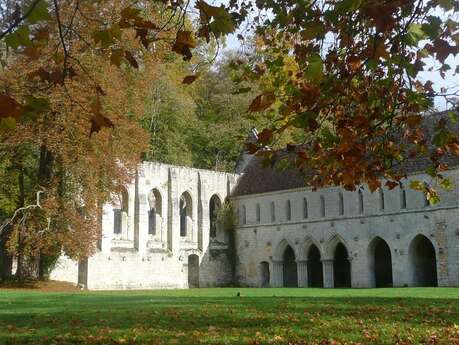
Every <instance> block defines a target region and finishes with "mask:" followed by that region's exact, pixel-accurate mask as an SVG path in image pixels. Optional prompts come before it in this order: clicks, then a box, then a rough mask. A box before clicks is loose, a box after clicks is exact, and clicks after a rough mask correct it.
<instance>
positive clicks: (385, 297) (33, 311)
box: [0, 288, 459, 345]
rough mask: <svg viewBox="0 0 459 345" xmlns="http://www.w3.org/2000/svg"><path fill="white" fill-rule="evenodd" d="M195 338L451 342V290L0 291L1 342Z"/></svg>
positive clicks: (457, 332) (454, 315) (454, 301)
mask: <svg viewBox="0 0 459 345" xmlns="http://www.w3.org/2000/svg"><path fill="white" fill-rule="evenodd" d="M238 292H240V295H241V296H240V297H238V296H237V293H238ZM456 325H458V326H456ZM198 343H201V344H288V343H292V344H335V345H337V344H358V343H360V344H459V289H453V288H403V289H372V290H363V289H362V290H350V289H345V290H341V289H335V290H324V289H238V288H231V289H195V290H171V291H139V292H132V291H130V292H61V293H57V292H40V291H26V290H0V344H56V345H57V344H59V345H61V344H198Z"/></svg>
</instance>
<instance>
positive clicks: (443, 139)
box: [432, 129, 450, 147]
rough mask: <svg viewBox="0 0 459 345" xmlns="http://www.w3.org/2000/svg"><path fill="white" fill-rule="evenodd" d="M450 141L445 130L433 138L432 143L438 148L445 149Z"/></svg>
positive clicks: (441, 130)
mask: <svg viewBox="0 0 459 345" xmlns="http://www.w3.org/2000/svg"><path fill="white" fill-rule="evenodd" d="M449 139H450V137H449V133H448V132H447V131H446V130H444V129H440V130H439V131H438V132H437V134H435V136H434V137H433V139H432V143H433V144H434V145H436V146H438V147H443V146H445V145H446V144H447V143H448V142H449Z"/></svg>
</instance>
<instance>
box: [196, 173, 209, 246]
mask: <svg viewBox="0 0 459 345" xmlns="http://www.w3.org/2000/svg"><path fill="white" fill-rule="evenodd" d="M198 183H199V188H198V191H199V193H198V198H199V201H198V202H199V208H200V209H199V212H198V217H199V219H198V248H199V249H200V250H202V251H203V252H205V251H206V250H207V248H208V247H209V239H210V238H209V235H210V220H209V196H208V192H207V185H206V182H205V181H204V179H203V177H202V176H201V173H199V182H198Z"/></svg>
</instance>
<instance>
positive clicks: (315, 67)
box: [305, 54, 324, 80]
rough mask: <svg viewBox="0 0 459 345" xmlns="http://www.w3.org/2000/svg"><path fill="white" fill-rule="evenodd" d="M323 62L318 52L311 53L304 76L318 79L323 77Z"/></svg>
mask: <svg viewBox="0 0 459 345" xmlns="http://www.w3.org/2000/svg"><path fill="white" fill-rule="evenodd" d="M323 66H324V63H323V61H322V58H321V57H320V55H319V54H312V55H310V56H309V59H308V67H307V69H306V72H305V76H306V77H307V78H309V79H315V80H320V79H322V77H323Z"/></svg>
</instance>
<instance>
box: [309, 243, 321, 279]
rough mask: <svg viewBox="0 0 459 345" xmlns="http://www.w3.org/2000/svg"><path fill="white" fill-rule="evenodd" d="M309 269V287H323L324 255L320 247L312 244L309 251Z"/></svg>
mask: <svg viewBox="0 0 459 345" xmlns="http://www.w3.org/2000/svg"><path fill="white" fill-rule="evenodd" d="M307 267H308V286H309V287H323V286H324V274H323V265H322V255H321V253H320V249H319V247H318V246H317V245H316V244H314V243H311V245H310V246H309V248H308V251H307Z"/></svg>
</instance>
